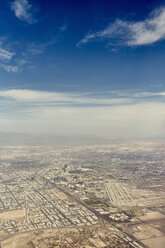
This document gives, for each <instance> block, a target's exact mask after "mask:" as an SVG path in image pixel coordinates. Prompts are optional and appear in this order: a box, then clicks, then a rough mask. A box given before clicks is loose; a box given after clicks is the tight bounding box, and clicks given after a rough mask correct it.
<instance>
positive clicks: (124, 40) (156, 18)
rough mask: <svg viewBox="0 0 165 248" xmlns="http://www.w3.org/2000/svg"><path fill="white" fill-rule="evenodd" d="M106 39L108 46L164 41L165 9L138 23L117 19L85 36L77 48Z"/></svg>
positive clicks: (162, 8)
mask: <svg viewBox="0 0 165 248" xmlns="http://www.w3.org/2000/svg"><path fill="white" fill-rule="evenodd" d="M95 39H99V40H103V39H106V40H107V41H108V43H109V44H110V45H125V46H140V45H149V44H153V43H155V42H157V41H160V40H163V39H165V7H164V6H163V7H161V8H158V9H155V10H154V11H153V12H152V13H150V16H149V17H148V18H147V19H145V20H143V21H138V22H133V21H124V20H120V19H117V20H115V21H114V22H113V23H110V24H109V25H108V26H107V27H106V28H105V29H103V30H101V31H98V32H95V33H93V32H91V33H89V34H87V35H86V36H85V37H84V38H83V39H82V40H81V41H80V42H79V43H78V44H77V46H81V45H85V44H87V43H88V42H90V41H92V40H95Z"/></svg>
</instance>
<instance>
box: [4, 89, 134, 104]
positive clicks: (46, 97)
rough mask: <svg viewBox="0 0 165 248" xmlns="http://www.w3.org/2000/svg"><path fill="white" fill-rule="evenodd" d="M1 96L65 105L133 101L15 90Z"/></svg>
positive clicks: (5, 92) (24, 100) (16, 99)
mask: <svg viewBox="0 0 165 248" xmlns="http://www.w3.org/2000/svg"><path fill="white" fill-rule="evenodd" d="M0 96H1V97H5V98H10V99H13V100H15V101H22V102H27V103H28V102H33V103H37V102H42V103H52V104H53V103H63V104H94V105H106V104H115V105H116V104H127V103H131V102H132V100H131V99H128V98H121V97H120V98H115V97H109V98H96V97H82V96H81V95H80V94H71V93H59V92H46V91H34V90H26V89H24V90H22V89H17V90H15V89H13V90H7V91H0Z"/></svg>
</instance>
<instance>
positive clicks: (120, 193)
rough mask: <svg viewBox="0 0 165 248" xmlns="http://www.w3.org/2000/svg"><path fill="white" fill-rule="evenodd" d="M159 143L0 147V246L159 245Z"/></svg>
mask: <svg viewBox="0 0 165 248" xmlns="http://www.w3.org/2000/svg"><path fill="white" fill-rule="evenodd" d="M164 151H165V143H163V142H162V141H154V142H153V141H152V142H151V141H150V142H149V141H137V142H114V143H111V144H106V145H100V146H99V145H91V146H76V147H58V148H56V147H52V146H51V147H47V146H45V147H44V146H43V147H40V146H35V147H34V146H19V147H18V146H13V147H9V146H6V147H3V146H1V147H0V241H1V244H0V246H1V247H2V248H14V247H15V248H22V247H24V248H54V247H80V248H81V247H84V248H92V247H95V248H101V247H102V248H103V247H104V248H106V247H114V248H115V247H121V248H127V247H133V248H142V247H148V248H157V247H158V248H163V247H164V244H165V180H164V178H165V164H164V161H165V152H164Z"/></svg>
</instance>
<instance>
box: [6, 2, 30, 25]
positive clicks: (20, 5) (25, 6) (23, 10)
mask: <svg viewBox="0 0 165 248" xmlns="http://www.w3.org/2000/svg"><path fill="white" fill-rule="evenodd" d="M31 8H32V5H31V4H29V2H28V0H15V1H14V2H12V4H11V10H13V11H14V13H15V16H16V17H17V18H18V19H20V20H23V21H25V22H27V23H29V24H32V23H33V21H34V20H33V17H32V13H31Z"/></svg>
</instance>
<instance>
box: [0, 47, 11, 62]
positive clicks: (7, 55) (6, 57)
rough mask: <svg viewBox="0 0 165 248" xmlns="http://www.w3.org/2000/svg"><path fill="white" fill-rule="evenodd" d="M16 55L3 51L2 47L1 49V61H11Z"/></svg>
mask: <svg viewBox="0 0 165 248" xmlns="http://www.w3.org/2000/svg"><path fill="white" fill-rule="evenodd" d="M14 55H15V53H13V52H9V51H7V50H5V49H3V48H2V47H0V60H5V61H9V60H11V59H12V57H13V56H14Z"/></svg>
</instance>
